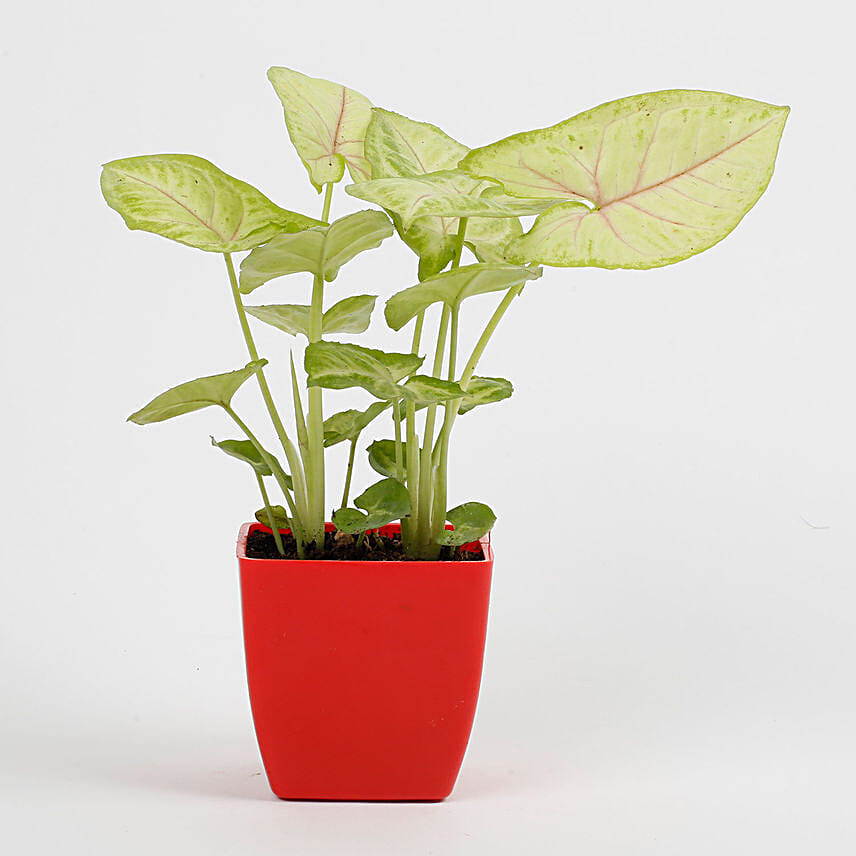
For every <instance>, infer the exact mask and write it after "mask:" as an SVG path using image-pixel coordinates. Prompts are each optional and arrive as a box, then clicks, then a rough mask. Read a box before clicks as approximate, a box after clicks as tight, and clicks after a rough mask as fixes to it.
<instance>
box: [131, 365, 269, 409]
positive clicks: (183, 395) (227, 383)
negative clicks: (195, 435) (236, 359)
mask: <svg viewBox="0 0 856 856" xmlns="http://www.w3.org/2000/svg"><path fill="white" fill-rule="evenodd" d="M266 365H267V360H253V362H251V363H247V364H246V366H244V368H242V369H238V370H237V371H234V372H225V373H224V374H216V375H210V376H209V377H200V378H197V379H196V380H189V381H187V382H186V383H182V384H179V385H178V386H174V387H173V388H172V389H168V390H167V391H166V392H163V393H161V394H160V395H158V396H157V397H156V398H153V399H152V400H151V401H150V402H149V403H148V404H147V405H146V406H145V407H142V408H140V410H138V411H137V412H136V413H132V414H131V415H130V416H129V417H128V421H129V422H136V424H137V425H148V424H150V423H152V422H163V420H164V419H172V417H173V416H181V415H182V414H183V413H191V412H193V411H194V410H201V409H202V408H203V407H211V406H213V405H219V406H220V407H228V406H229V402H230V401H231V400H232V396H233V395H234V394H235V393H236V392H237V390H238V388H239V387H240V386H241V385H242V384H243V383H245V382H246V381H247V380H249V378H251V377H252V376H253V375H254V374H255V373H256V372H257V371H258V370H259V369H260V368H262V366H266Z"/></svg>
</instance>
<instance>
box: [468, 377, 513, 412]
mask: <svg viewBox="0 0 856 856" xmlns="http://www.w3.org/2000/svg"><path fill="white" fill-rule="evenodd" d="M512 392H514V387H513V386H512V385H511V381H507V380H505V378H501V377H477V376H476V377H473V378H471V379H470V382H469V383H468V384H467V391H466V393H465V395H464V397H463V398H462V399H461V403H460V405H459V406H458V413H459V414H460V413H467V412H468V411H470V410H472V409H473V408H474V407H480V406H481V405H482V404H492V403H493V402H494V401H502V400H503V399H504V398H509V397H510V396H511V394H512Z"/></svg>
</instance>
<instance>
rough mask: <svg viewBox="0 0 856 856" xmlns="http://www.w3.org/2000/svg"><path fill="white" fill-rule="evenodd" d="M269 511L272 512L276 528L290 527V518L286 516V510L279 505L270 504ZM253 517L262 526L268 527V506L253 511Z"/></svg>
mask: <svg viewBox="0 0 856 856" xmlns="http://www.w3.org/2000/svg"><path fill="white" fill-rule="evenodd" d="M270 512H271V513H272V514H273V522H274V526H276V528H277V529H290V528H291V520H290V519H289V517H288V512H287V511H286V510H285V508H283V507H282V506H281V505H271V506H270ZM254 516H255V518H256V520H258V522H259V523H261V524H262V526H267V527H268V529H270V518H269V517H268V508H267V507H265V508H260V509H259V510H258V511H257V512H256V513H255V515H254Z"/></svg>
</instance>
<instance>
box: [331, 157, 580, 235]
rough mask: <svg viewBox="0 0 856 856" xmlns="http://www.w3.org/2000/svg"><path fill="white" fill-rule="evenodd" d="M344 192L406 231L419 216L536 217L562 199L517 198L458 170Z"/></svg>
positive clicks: (379, 180)
mask: <svg viewBox="0 0 856 856" xmlns="http://www.w3.org/2000/svg"><path fill="white" fill-rule="evenodd" d="M345 192H346V193H349V194H350V195H351V196H356V197H357V198H358V199H365V200H366V201H367V202H374V203H375V205H380V206H381V207H382V208H386V209H387V210H389V211H394V212H395V213H396V214H397V215H398V217H400V218H401V225H402V227H403V228H404V230H405V231H407V230H408V229H409V228H410V227H411V226H412V225H413V223H414V221H416V220H418V219H419V218H422V217H501V218H505V217H519V216H523V215H526V214H540V213H541V212H542V211H543V210H544V209H545V208H549V207H550V206H551V205H555V204H556V203H557V202H563V201H564V200H562V199H546V200H545V199H517V198H515V197H513V196H507V195H505V194H503V193H502V188H500V187H498V186H497V185H496V184H494V183H493V182H490V181H481V180H479V179H475V178H472V177H471V176H469V175H467V174H466V173H465V172H462V171H461V170H441V171H439V172H432V173H428V174H426V175H421V176H405V177H401V178H375V179H373V180H371V181H364V182H362V183H361V184H349V185H348V186H347V187H346V188H345Z"/></svg>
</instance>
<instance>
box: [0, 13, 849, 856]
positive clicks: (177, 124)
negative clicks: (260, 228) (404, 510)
mask: <svg viewBox="0 0 856 856" xmlns="http://www.w3.org/2000/svg"><path fill="white" fill-rule="evenodd" d="M837 9H839V4H837V3H831V2H828V1H827V0H824V1H823V2H819V3H815V4H813V5H812V6H811V8H810V9H807V8H803V7H801V6H788V5H787V4H780V3H772V2H759V3H751V2H750V3H747V2H734V0H724V2H721V3H718V4H716V5H715V6H711V5H710V4H688V3H685V2H662V0H661V1H660V2H657V0H655V2H652V3H638V2H626V0H616V2H613V3H609V4H587V5H586V4H567V3H558V2H548V0H529V2H526V3H520V4H517V5H515V4H512V3H510V2H507V0H495V2H492V3H477V2H473V3H468V4H467V3H461V2H458V1H457V0H456V2H449V0H435V2H432V3H430V4H425V5H421V6H420V5H417V4H392V3H386V2H380V0H364V2H362V3H348V4H345V3H341V2H332V3H327V4H324V5H323V6H321V5H319V4H314V3H312V4H310V3H307V4H297V3H290V2H280V3H273V2H245V3H243V4H225V3H218V2H211V0H209V2H207V3H201V2H182V0H178V1H177V0H171V2H162V0H150V2H147V3H145V4H134V5H130V4H121V3H107V2H91V3H86V2H82V3H60V2H57V0H52V2H50V1H49V2H48V3H46V4H45V3H43V4H32V3H31V4H23V5H20V6H19V7H17V8H15V10H14V11H11V13H10V12H8V11H7V14H6V25H5V26H4V32H3V36H2V40H0V42H2V48H0V67H1V68H2V76H0V86H2V89H3V108H2V109H3V117H4V122H3V124H4V132H3V135H2V146H3V150H4V163H5V170H4V180H3V200H4V204H3V206H2V212H0V217H2V227H3V231H2V234H3V235H4V237H5V247H4V255H5V265H4V280H5V288H4V304H3V310H2V313H0V329H2V341H0V345H1V346H2V349H3V358H2V372H3V387H2V388H3V400H4V406H3V411H2V417H0V425H2V429H3V439H4V442H3V448H4V455H3V475H2V483H3V493H2V515H0V519H2V525H3V537H2V541H0V544H2V547H0V549H2V576H0V586H2V592H0V640H2V648H0V658H2V660H0V668H2V672H0V674H2V687H3V694H2V699H0V726H1V727H2V734H0V740H2V746H0V750H2V762H0V786H2V789H3V793H2V795H0V825H1V826H2V829H3V839H4V841H5V842H10V841H11V845H10V846H9V852H14V853H16V854H18V853H21V854H24V853H27V854H29V853H38V854H41V853H46V852H51V851H52V850H56V849H58V848H59V847H62V850H63V852H64V853H81V854H83V853H85V854H114V853H123V854H137V853H139V854H147V856H148V854H152V853H159V854H160V853H162V854H173V853H175V854H183V856H184V854H195V853H200V854H203V853H204V854H226V853H242V854H244V853H252V854H268V853H270V854H274V853H276V854H280V853H284V852H294V853H300V854H316V853H317V854H322V853H323V854H340V853H341V854H346V853H347V854H351V856H362V854H366V856H380V854H387V853H388V854H398V856H404V854H408V856H409V854H430V853H434V854H458V853H462V854H478V853H492V854H497V853H503V854H504V853H509V854H518V853H520V852H523V851H525V852H530V853H539V854H541V853H543V854H554V853H556V854H559V853H570V852H577V853H582V854H585V856H599V854H613V853H615V854H617V853H621V854H633V856H644V854H649V853H650V854H654V853H656V854H675V856H686V854H692V856H704V854H717V856H719V854H722V853H741V854H742V853H747V854H748V853H758V852H770V853H778V854H791V853H793V854H797V853H805V852H815V853H823V854H824V856H833V854H845V853H847V854H850V853H852V852H853V850H854V847H856V832H854V828H853V815H852V803H853V792H852V767H853V763H854V760H856V758H855V757H854V748H856V747H854V742H856V741H854V737H853V721H854V714H856V709H854V708H856V704H854V701H856V699H854V685H853V654H854V633H853V624H852V620H853V619H852V616H853V612H854V594H856V582H854V577H856V575H854V570H856V456H854V451H853V438H854V436H856V409H854V392H853V391H854V384H853V368H854V366H856V359H854V358H856V344H854V337H853V334H852V329H853V319H854V315H856V298H854V291H853V288H852V284H853V283H852V273H848V270H849V263H850V249H851V247H852V244H853V237H852V234H853V219H852V204H851V198H850V195H851V194H852V193H853V191H854V186H853V170H852V168H851V164H852V159H853V139H854V131H856V125H854V119H853V111H852V109H851V100H852V99H851V93H850V90H849V87H847V85H846V84H847V82H848V79H849V78H850V77H851V73H852V45H851V33H852V18H851V20H850V21H847V20H845V19H844V18H843V17H842V15H843V13H840V12H837V11H836V10H837ZM272 64H277V65H287V66H290V67H293V68H296V69H299V70H301V71H303V72H305V73H307V74H310V75H315V76H322V77H326V78H329V79H332V80H337V81H341V82H344V83H346V84H348V85H349V86H352V87H354V88H356V89H358V90H359V91H361V92H363V93H365V94H366V95H367V96H369V97H370V98H371V99H372V100H373V101H374V103H376V104H378V105H381V106H384V107H387V108H389V109H392V110H396V111H399V112H402V113H404V114H406V115H408V116H412V117H414V118H417V119H421V120H426V121H431V122H434V123H436V124H438V125H440V126H441V127H442V128H444V130H446V131H447V132H448V133H450V134H451V135H452V136H454V137H456V138H458V139H460V140H462V141H463V142H465V143H467V144H469V145H479V144H483V143H486V142H490V141H492V140H495V139H498V138H499V137H502V136H505V135H506V134H508V133H511V132H513V131H516V130H524V129H528V128H534V127H543V126H545V125H548V124H552V123H554V122H556V121H559V120H561V119H563V118H566V117H568V116H570V115H573V114H575V113H577V112H579V111H581V110H583V109H586V108H588V107H591V106H594V105H596V104H599V103H601V102H603V101H606V100H609V99H612V98H616V97H620V96H623V95H628V94H633V93H637V92H643V91H650V90H656V89H662V88H676V87H681V88H700V89H718V90H723V91H727V92H733V93H735V94H739V95H744V96H747V97H751V98H756V99H759V100H764V101H770V102H773V103H776V104H790V105H791V107H792V113H791V117H790V119H789V122H788V125H787V127H786V129H785V134H784V139H783V142H782V146H781V150H780V154H779V159H778V164H777V169H776V174H775V175H774V177H773V181H772V183H771V185H770V187H769V189H768V190H767V192H766V194H765V195H764V196H763V198H762V199H761V200H760V202H759V203H758V204H757V206H756V207H755V208H754V209H753V210H752V211H751V212H750V214H749V215H748V216H747V217H746V218H745V220H744V221H743V222H742V223H741V225H740V226H739V227H738V229H737V230H736V232H735V233H734V234H732V235H731V236H730V237H729V238H728V239H726V241H724V242H723V243H722V244H720V245H718V246H716V247H715V248H713V249H712V250H710V251H708V252H706V253H704V254H702V255H700V256H697V257H695V258H693V259H690V260H689V261H686V262H684V263H681V264H679V265H676V266H673V267H670V268H665V269H660V270H654V271H648V272H643V273H639V272H608V271H601V270H561V269H558V270H547V271H546V272H545V276H544V278H543V279H542V280H540V281H538V282H537V283H535V284H533V285H531V286H530V287H528V288H527V290H526V293H525V294H524V296H523V297H522V298H521V299H520V300H519V301H517V302H516V305H515V306H514V308H513V312H511V313H510V314H509V315H508V316H507V317H506V320H505V321H504V323H503V326H502V327H501V329H500V331H499V332H498V334H497V335H496V336H495V339H494V341H493V342H492V344H491V347H490V350H489V351H488V353H487V355H486V357H485V359H484V361H483V363H482V365H481V367H480V368H481V370H482V371H484V373H486V374H493V375H502V376H506V377H509V378H510V379H512V380H513V381H514V383H515V387H516V391H515V395H514V397H513V398H512V399H510V400H509V401H507V402H504V403H502V404H499V405H494V406H493V407H492V408H490V409H488V408H485V409H483V410H482V411H479V412H477V413H474V414H472V415H471V416H467V417H465V418H464V419H462V420H461V421H460V422H459V423H458V431H457V434H456V441H457V442H456V446H455V449H454V458H453V462H452V466H453V476H452V484H451V497H450V499H451V500H452V502H453V503H455V502H459V501H464V500H468V499H479V500H482V501H485V502H488V503H489V504H491V505H492V506H493V508H494V509H495V511H496V512H497V514H498V515H499V521H498V523H497V527H496V530H495V534H494V544H495V547H496V552H497V564H496V576H495V588H494V599H493V611H492V616H491V626H490V632H489V640H488V651H487V659H486V668H485V677H484V685H483V692H482V697H481V702H480V708H479V714H478V717H477V721H476V727H475V731H474V735H473V739H472V742H471V744H470V750H469V753H468V756H467V759H466V762H465V765H464V769H463V772H462V775H461V778H460V780H459V783H458V787H457V789H456V791H455V793H454V794H453V796H452V798H451V799H450V800H449V801H448V802H446V803H444V804H440V805H422V806H420V805H412V806H394V805H393V806H390V805H386V806H384V805H336V804H300V803H281V802H279V801H277V800H275V799H274V798H273V797H272V796H271V795H270V793H269V792H268V790H267V786H266V784H265V781H264V777H263V775H260V771H261V766H260V762H259V759H258V756H257V752H256V748H255V743H254V738H253V734H252V726H251V721H250V716H249V707H248V703H247V698H246V690H245V686H244V675H243V663H242V650H241V633H240V621H239V611H238V591H237V577H236V566H235V561H234V558H233V547H234V542H235V535H236V532H237V528H238V525H239V523H240V522H241V521H243V520H245V519H247V517H248V514H249V513H250V512H251V511H252V510H253V509H254V508H255V507H256V497H255V494H254V491H255V486H254V483H253V480H252V478H251V477H249V476H248V474H247V473H246V472H245V471H244V469H243V468H242V467H241V466H240V465H238V464H234V463H230V462H229V461H228V460H227V459H226V458H224V457H223V456H222V455H221V454H220V453H219V452H217V451H216V450H214V449H212V448H211V447H210V445H209V441H208V435H209V434H211V433H213V434H215V435H217V436H221V437H222V436H230V435H231V433H232V432H231V429H230V428H229V427H228V426H227V424H226V422H225V417H223V416H221V415H219V414H217V413H215V412H213V411H203V412H201V413H198V414H193V415H190V416H187V417H184V418H182V419H180V420H176V421H174V422H169V423H165V424H163V425H156V426H152V427H151V428H146V429H142V428H139V427H137V426H134V425H130V424H126V423H125V422H124V419H125V416H126V415H127V414H128V413H130V412H131V411H132V410H135V409H136V408H137V407H139V406H140V405H141V404H143V403H145V402H146V401H148V400H149V398H151V397H152V396H153V395H155V394H156V393H158V392H160V391H161V390H163V389H165V388H166V387H168V386H171V385H173V384H174V383H177V382H179V381H181V380H184V379H188V378H192V377H195V376H198V375H203V374H209V373H212V372H217V371H225V370H228V369H231V368H234V367H236V366H239V365H242V364H243V362H244V361H245V359H246V357H245V353H244V350H243V343H242V340H241V338H240V333H239V330H238V327H237V324H236V322H235V319H234V317H233V309H232V307H231V305H230V300H231V298H230V295H229V291H228V285H227V281H226V278H225V270H224V266H223V262H222V259H220V258H218V257H217V256H216V255H212V254H204V253H200V252H196V251H193V250H190V249H187V248H185V247H182V246H179V245H177V244H172V243H170V242H168V241H166V240H163V239H160V238H157V237H155V236H150V235H146V234H143V233H132V232H129V231H128V230H127V229H126V228H125V227H124V225H123V224H122V222H121V220H120V218H119V217H118V216H117V215H116V214H115V213H114V212H112V211H110V210H109V209H108V208H107V206H106V205H105V204H104V203H103V200H102V199H101V196H100V192H99V188H98V176H99V169H100V164H101V163H103V162H105V161H107V160H111V159H113V158H117V157H123V156H127V155H132V154H142V153H152V152H162V151H178V152H190V153H196V154H200V155H203V156H205V157H208V158H210V159H211V160H213V161H214V162H215V163H217V164H218V165H219V166H221V167H222V168H223V169H225V170H226V171H227V172H230V173H232V174H234V175H237V176H239V177H241V178H243V179H245V180H247V181H249V182H251V183H253V184H255V185H256V186H258V187H260V188H261V189H262V190H263V191H264V192H265V193H266V194H267V195H269V196H270V197H271V198H273V199H274V200H275V201H277V202H278V203H280V204H281V205H284V206H286V207H290V208H294V209H296V210H301V211H305V212H306V213H310V214H317V212H318V211H319V210H320V200H319V199H318V198H317V197H316V195H315V193H314V191H313V190H312V188H311V187H310V185H309V183H308V181H307V180H306V177H305V172H304V169H303V167H302V165H301V164H300V163H299V161H298V159H297V157H296V155H295V154H294V153H293V151H292V150H291V148H290V144H289V142H288V139H287V136H286V134H285V130H284V125H283V121H282V114H281V109H280V106H279V103H278V101H277V100H276V98H275V96H274V94H273V92H272V90H271V88H270V86H269V85H268V83H267V81H266V80H265V70H266V68H267V67H268V66H269V65H272ZM358 207H361V206H360V205H359V204H358V203H357V201H356V200H352V199H349V198H347V197H345V195H344V193H342V192H341V191H338V192H337V194H336V197H335V200H334V215H341V214H343V213H346V212H348V211H351V210H356V209H357V208H358ZM392 243H393V242H392V241H390V242H388V245H387V246H385V248H384V249H382V250H379V251H375V252H373V253H368V254H365V255H364V256H363V257H361V258H359V259H358V260H356V261H355V262H354V263H352V265H350V266H349V267H348V268H347V269H346V270H345V271H344V272H343V273H342V275H341V276H340V278H339V279H338V280H337V281H336V283H335V284H334V285H333V286H331V287H330V291H329V294H330V295H331V299H332V298H333V297H336V296H346V295H348V294H357V293H365V292H367V291H368V292H372V291H375V290H377V292H378V293H380V294H381V295H389V294H391V293H392V292H394V291H396V290H399V289H400V288H402V287H405V286H407V285H410V284H412V283H413V282H414V281H415V278H414V271H415V264H414V257H413V256H412V255H411V254H410V252H409V250H407V249H406V248H404V247H396V248H395V249H393V248H392ZM305 287H306V283H305V281H303V280H296V281H293V282H290V283H288V284H287V285H286V284H280V285H270V286H267V287H266V289H268V288H269V289H270V291H268V292H267V293H266V296H265V301H264V302H277V301H278V300H279V301H282V302H286V301H288V300H298V301H299V300H300V299H303V297H304V294H305V292H303V291H301V290H300V289H302V288H305ZM294 289H297V291H294ZM289 290H290V291H289ZM297 292H300V293H299V294H298V293H297ZM488 302H489V301H488ZM483 311H487V307H486V306H485V305H484V304H480V306H479V308H478V309H476V310H475V311H474V312H473V313H471V315H470V316H469V322H468V324H467V330H468V331H469V334H468V335H469V336H473V335H474V333H475V331H476V330H477V329H479V327H478V317H479V314H480V313H481V312H483ZM259 328H260V325H257V329H258V334H257V335H258V339H259V343H260V350H261V351H262V353H263V354H265V355H267V356H268V357H270V358H271V359H272V360H274V361H278V362H279V365H280V366H283V365H284V364H283V362H282V361H283V359H285V358H286V357H287V348H288V347H289V344H290V340H289V339H288V338H287V337H285V336H284V335H281V334H278V333H277V332H276V331H273V330H269V329H259ZM373 330H374V335H375V337H376V339H375V340H376V341H377V342H379V344H380V345H381V346H384V347H390V346H394V345H396V344H399V345H400V344H401V343H402V342H403V341H404V339H406V334H404V338H400V337H397V336H395V335H393V334H391V333H390V332H389V331H385V330H384V325H383V322H382V319H381V318H380V316H379V313H378V316H377V317H376V320H375V323H374V325H373ZM277 383H278V384H279V387H280V388H279V392H280V393H281V394H282V393H283V392H285V376H284V375H282V374H280V375H279V377H278V381H277ZM240 395H241V397H240V398H239V399H237V400H238V401H239V402H240V404H241V406H242V408H243V410H245V411H246V412H248V413H249V414H250V415H251V416H252V415H255V416H256V417H261V416H262V413H261V410H260V408H259V406H258V405H257V403H256V400H255V399H256V396H255V394H254V393H253V392H252V391H251V390H250V388H249V387H248V389H247V390H245V391H243V392H242V393H241V394H240ZM327 401H328V402H329V404H328V407H329V408H331V409H340V408H341V407H345V406H349V405H350V404H352V403H356V402H363V401H365V399H364V398H362V397H361V396H360V395H359V394H357V393H354V394H353V395H349V394H346V393H342V394H336V393H331V394H329V395H328V396H327ZM343 455H344V449H343V448H342V447H338V448H337V449H336V450H335V453H334V455H333V463H331V465H330V469H331V470H332V471H333V472H334V473H336V475H335V479H333V478H332V477H331V481H330V485H329V488H330V491H331V496H332V497H333V498H334V499H335V497H337V495H338V493H339V491H340V489H341V485H340V481H339V479H340V476H339V474H338V473H339V472H340V464H341V459H342V458H343ZM355 478H356V487H357V490H359V489H360V485H363V486H365V485H366V484H367V483H368V481H367V480H368V479H369V478H370V473H369V471H368V468H367V466H366V465H365V464H364V463H363V462H362V461H361V462H360V465H359V468H358V471H357V474H356V477H355ZM332 501H333V500H331V503H332Z"/></svg>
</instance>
